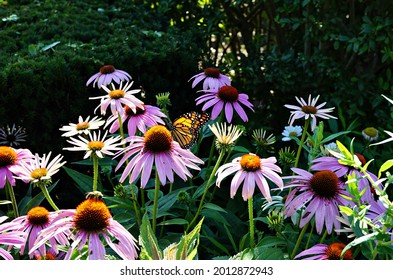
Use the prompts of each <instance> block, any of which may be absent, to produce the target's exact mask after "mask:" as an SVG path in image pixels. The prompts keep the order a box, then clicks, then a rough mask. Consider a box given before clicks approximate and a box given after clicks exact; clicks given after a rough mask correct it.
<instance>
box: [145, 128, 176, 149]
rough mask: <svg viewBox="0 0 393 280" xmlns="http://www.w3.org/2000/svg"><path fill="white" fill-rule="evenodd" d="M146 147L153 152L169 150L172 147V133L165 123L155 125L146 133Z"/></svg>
mask: <svg viewBox="0 0 393 280" xmlns="http://www.w3.org/2000/svg"><path fill="white" fill-rule="evenodd" d="M144 144H145V149H146V150H147V151H150V152H152V153H159V152H165V151H169V150H170V149H171V147H172V135H171V133H170V132H169V130H168V129H167V128H166V127H165V126H163V125H155V126H152V127H151V128H149V130H148V131H146V133H145V140H144Z"/></svg>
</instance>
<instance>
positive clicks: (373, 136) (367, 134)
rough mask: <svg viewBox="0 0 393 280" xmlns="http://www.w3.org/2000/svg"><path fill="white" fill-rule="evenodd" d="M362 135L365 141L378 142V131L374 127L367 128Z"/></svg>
mask: <svg viewBox="0 0 393 280" xmlns="http://www.w3.org/2000/svg"><path fill="white" fill-rule="evenodd" d="M362 135H363V137H364V139H366V140H367V141H369V142H375V141H377V140H378V130H376V129H375V128H374V127H366V128H365V129H363V130H362Z"/></svg>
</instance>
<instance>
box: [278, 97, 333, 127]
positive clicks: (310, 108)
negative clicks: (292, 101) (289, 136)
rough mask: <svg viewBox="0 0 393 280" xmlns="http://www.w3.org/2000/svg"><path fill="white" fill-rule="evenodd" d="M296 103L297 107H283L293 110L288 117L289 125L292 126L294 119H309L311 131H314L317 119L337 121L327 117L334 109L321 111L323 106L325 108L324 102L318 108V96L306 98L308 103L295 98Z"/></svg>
mask: <svg viewBox="0 0 393 280" xmlns="http://www.w3.org/2000/svg"><path fill="white" fill-rule="evenodd" d="M295 98H296V100H297V102H299V104H300V107H299V106H295V105H287V104H286V105H284V106H285V107H287V108H289V109H291V110H293V111H291V116H290V117H289V125H292V124H293V122H294V121H295V120H296V119H302V118H304V119H306V120H307V119H309V118H311V120H312V122H311V123H312V124H311V131H314V129H315V128H316V126H317V117H319V118H322V119H330V118H332V119H337V118H336V117H334V116H332V115H329V114H328V113H331V112H332V111H333V110H334V107H332V108H325V109H322V107H323V106H325V104H326V102H323V103H321V104H319V105H318V106H317V105H316V104H317V101H318V99H319V95H318V96H317V97H315V98H312V99H311V95H309V96H308V102H306V101H305V100H304V99H303V98H302V97H300V98H299V97H295Z"/></svg>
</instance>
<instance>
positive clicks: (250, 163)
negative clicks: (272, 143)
mask: <svg viewBox="0 0 393 280" xmlns="http://www.w3.org/2000/svg"><path fill="white" fill-rule="evenodd" d="M276 162H277V160H276V158H275V157H269V158H266V159H264V158H260V157H259V156H257V155H254V154H251V153H250V154H245V155H243V156H241V157H238V158H235V159H234V160H232V162H230V163H226V164H224V165H222V166H220V168H218V170H217V172H216V175H217V181H216V185H217V186H218V187H220V184H221V182H222V180H224V179H225V178H226V177H228V176H229V175H231V174H232V173H235V172H236V174H235V176H234V177H233V179H232V182H231V189H230V197H231V198H233V197H234V196H235V195H236V192H237V190H238V188H239V186H240V184H241V183H243V190H242V197H243V199H244V201H247V200H248V199H250V198H252V196H253V195H254V189H255V185H257V186H258V188H259V190H260V191H261V193H262V194H263V196H264V197H265V198H266V200H267V201H272V198H271V196H270V189H269V183H268V181H267V180H266V178H268V179H269V180H270V181H272V182H273V183H274V184H275V185H277V186H278V187H279V188H280V189H282V188H283V186H284V184H283V181H282V179H281V177H280V176H279V175H278V174H277V173H281V168H280V167H279V166H277V165H276Z"/></svg>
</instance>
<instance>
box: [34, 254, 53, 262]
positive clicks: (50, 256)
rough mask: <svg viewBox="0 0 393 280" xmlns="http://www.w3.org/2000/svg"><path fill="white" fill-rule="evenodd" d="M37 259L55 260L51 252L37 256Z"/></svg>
mask: <svg viewBox="0 0 393 280" xmlns="http://www.w3.org/2000/svg"><path fill="white" fill-rule="evenodd" d="M37 260H39V261H42V260H45V261H54V260H56V257H55V256H54V255H53V254H52V253H49V252H47V253H46V254H45V256H44V257H41V256H38V257H37Z"/></svg>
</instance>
